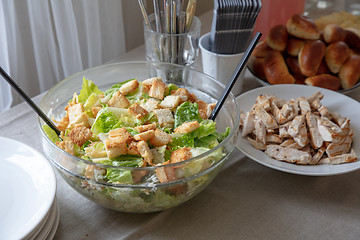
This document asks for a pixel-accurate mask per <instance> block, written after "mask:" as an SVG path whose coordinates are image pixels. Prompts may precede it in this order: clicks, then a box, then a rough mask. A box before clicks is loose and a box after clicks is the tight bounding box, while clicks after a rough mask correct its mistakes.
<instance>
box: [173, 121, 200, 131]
mask: <svg viewBox="0 0 360 240" xmlns="http://www.w3.org/2000/svg"><path fill="white" fill-rule="evenodd" d="M198 127H200V124H199V122H198V121H193V122H185V123H183V124H181V125H180V126H178V127H177V128H175V130H174V131H175V133H182V134H183V133H189V132H192V131H194V130H195V129H197V128H198Z"/></svg>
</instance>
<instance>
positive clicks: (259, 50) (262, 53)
mask: <svg viewBox="0 0 360 240" xmlns="http://www.w3.org/2000/svg"><path fill="white" fill-rule="evenodd" d="M270 51H272V48H271V47H269V46H268V45H267V43H266V41H262V42H260V43H258V44H257V45H256V47H255V49H254V51H253V53H252V55H253V56H254V57H257V58H263V57H266V55H267V54H268V52H270Z"/></svg>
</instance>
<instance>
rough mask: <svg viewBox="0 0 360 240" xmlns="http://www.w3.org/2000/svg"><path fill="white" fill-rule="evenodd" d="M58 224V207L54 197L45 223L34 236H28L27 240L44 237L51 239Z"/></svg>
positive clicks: (38, 239) (37, 239) (36, 239)
mask: <svg viewBox="0 0 360 240" xmlns="http://www.w3.org/2000/svg"><path fill="white" fill-rule="evenodd" d="M58 224H59V208H58V204H57V201H56V199H55V201H54V203H53V205H52V207H51V210H50V216H49V218H48V220H47V221H46V223H45V225H44V226H43V228H42V229H41V231H40V232H39V233H38V234H36V236H33V237H32V238H29V239H28V240H44V239H53V237H54V235H55V232H56V229H57V226H58Z"/></svg>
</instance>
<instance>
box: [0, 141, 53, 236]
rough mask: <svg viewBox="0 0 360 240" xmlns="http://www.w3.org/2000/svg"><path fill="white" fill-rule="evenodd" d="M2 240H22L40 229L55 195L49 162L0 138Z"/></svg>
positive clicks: (0, 224) (0, 218) (0, 219)
mask: <svg viewBox="0 0 360 240" xmlns="http://www.w3.org/2000/svg"><path fill="white" fill-rule="evenodd" d="M0 169H1V174H0V189H1V192H2V194H1V197H0V216H1V217H0V239H23V238H27V237H28V236H30V235H31V234H32V233H33V232H34V231H36V230H37V229H38V226H39V224H41V223H42V221H43V220H44V218H46V216H47V214H48V213H49V209H50V208H51V206H52V204H53V202H54V198H55V191H56V179H55V174H54V171H53V169H52V167H51V165H50V164H49V162H48V161H47V160H46V158H45V157H44V156H43V155H42V154H40V153H39V152H38V151H36V150H35V149H33V148H31V147H29V146H27V145H26V144H23V143H20V142H18V141H15V140H12V139H9V138H3V137H0Z"/></svg>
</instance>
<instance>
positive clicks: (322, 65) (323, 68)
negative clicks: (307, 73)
mask: <svg viewBox="0 0 360 240" xmlns="http://www.w3.org/2000/svg"><path fill="white" fill-rule="evenodd" d="M330 73H331V72H330V70H329V68H328V66H327V64H326V62H325V60H324V59H323V60H322V61H321V63H320V66H319V68H318V70H317V71H316V75H320V74H330Z"/></svg>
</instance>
